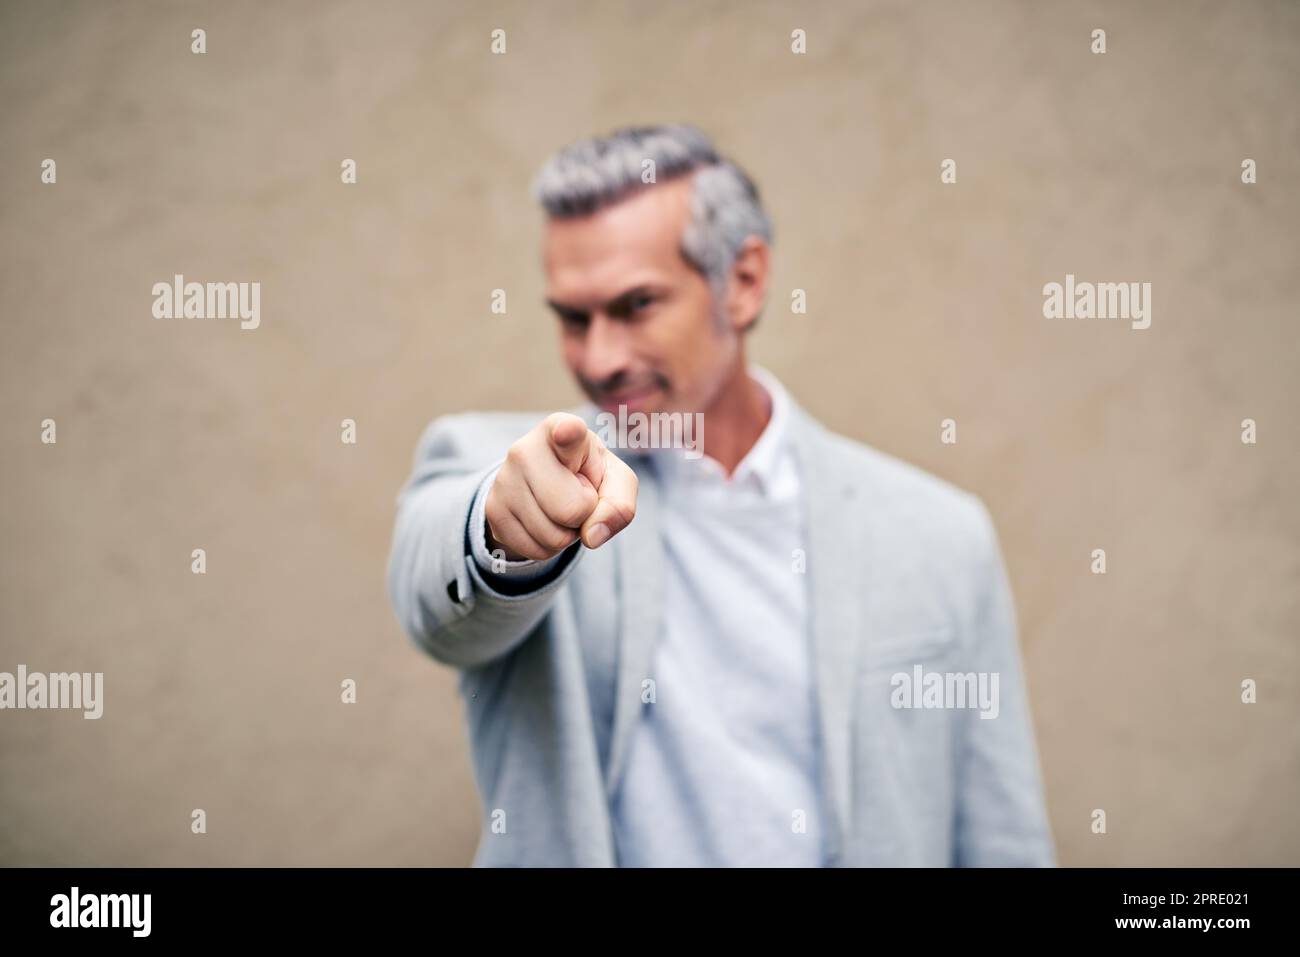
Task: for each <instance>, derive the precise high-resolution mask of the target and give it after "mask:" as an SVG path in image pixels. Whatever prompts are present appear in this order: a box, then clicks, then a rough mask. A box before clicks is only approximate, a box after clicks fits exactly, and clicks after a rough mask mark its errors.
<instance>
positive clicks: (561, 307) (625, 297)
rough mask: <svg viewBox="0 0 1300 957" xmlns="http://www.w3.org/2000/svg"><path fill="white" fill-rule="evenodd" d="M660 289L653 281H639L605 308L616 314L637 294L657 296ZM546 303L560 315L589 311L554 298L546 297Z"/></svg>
mask: <svg viewBox="0 0 1300 957" xmlns="http://www.w3.org/2000/svg"><path fill="white" fill-rule="evenodd" d="M661 291H662V290H661V289H660V288H659V287H658V286H656V285H655V284H653V283H639V284H637V285H635V286H632V287H631V288H630V289H627V290H625V291H623V292H621V293H619V294H618V295H617V296H615V297H614V298H613V299H611V300H610V301H609V302H607V303H606V304H605V309H606V310H607V311H609V312H611V313H615V314H617V313H618V312H619V311H622V310H625V309H626V308H627V307H628V306H629V305H630V303H631V300H632V299H635V298H636V297H637V296H657V295H659V294H660V292H661ZM546 304H547V305H548V306H550V307H551V308H552V309H553V310H555V311H556V312H557V313H559V314H560V315H561V316H577V317H582V316H586V315H588V313H589V311H588V310H586V309H580V308H578V307H577V306H567V305H565V304H564V303H562V302H556V301H555V300H554V299H547V300H546Z"/></svg>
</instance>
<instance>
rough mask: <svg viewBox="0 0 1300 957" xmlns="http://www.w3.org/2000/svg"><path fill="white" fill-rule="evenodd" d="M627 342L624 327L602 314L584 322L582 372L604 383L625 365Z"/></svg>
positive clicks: (587, 376)
mask: <svg viewBox="0 0 1300 957" xmlns="http://www.w3.org/2000/svg"><path fill="white" fill-rule="evenodd" d="M630 347H631V343H630V341H629V331H628V329H627V326H626V325H625V324H623V323H621V322H618V321H616V320H613V319H610V318H609V317H608V316H606V315H604V314H603V313H599V312H598V313H594V314H593V315H592V317H591V319H590V321H589V322H588V324H587V335H586V341H585V342H584V343H583V350H582V353H583V354H582V375H583V378H585V379H587V381H589V382H606V381H608V380H609V379H610V378H612V377H613V376H615V375H616V374H618V373H619V372H623V371H625V370H626V369H627V366H628V357H629V356H630V354H631V348H630Z"/></svg>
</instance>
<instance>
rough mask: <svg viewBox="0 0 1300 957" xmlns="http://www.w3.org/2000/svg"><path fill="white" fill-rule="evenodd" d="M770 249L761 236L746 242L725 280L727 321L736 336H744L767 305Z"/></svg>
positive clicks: (753, 237)
mask: <svg viewBox="0 0 1300 957" xmlns="http://www.w3.org/2000/svg"><path fill="white" fill-rule="evenodd" d="M770 252H771V250H770V247H769V246H768V245H767V242H766V241H765V240H764V239H763V238H762V237H760V236H750V237H749V238H748V239H746V240H745V243H744V245H743V246H741V247H740V252H739V253H738V254H737V255H736V260H735V262H733V263H732V264H731V275H730V276H729V277H728V279H727V318H728V320H729V321H730V323H731V327H732V328H733V329H735V330H736V331H737V332H744V331H745V330H747V329H748V328H749V327H750V326H752V325H753V324H754V322H755V321H756V320H757V319H758V314H759V313H760V312H761V311H762V310H763V303H764V302H766V301H767V277H768V264H769V259H770Z"/></svg>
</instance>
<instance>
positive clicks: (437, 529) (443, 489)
mask: <svg viewBox="0 0 1300 957" xmlns="http://www.w3.org/2000/svg"><path fill="white" fill-rule="evenodd" d="M472 428H473V421H472V418H471V417H468V416H449V417H445V418H442V419H438V420H436V421H435V422H434V423H433V424H432V425H430V426H429V428H428V429H426V430H425V433H424V435H423V436H422V437H421V439H420V443H419V447H418V448H417V450H416V455H415V468H414V471H413V472H412V474H411V477H410V479H409V481H408V482H407V483H406V485H405V486H404V487H403V488H402V491H401V493H400V494H399V496H398V499H397V521H396V525H395V528H394V530H393V544H392V549H391V551H390V553H389V558H388V594H389V598H390V599H391V601H392V604H393V609H394V611H395V612H396V613H397V618H398V621H399V622H400V623H401V625H402V627H403V629H404V630H405V631H406V634H407V636H408V637H409V638H410V639H411V640H412V641H413V642H414V643H415V644H416V646H417V647H419V648H421V649H422V650H423V651H425V652H426V653H428V654H429V655H430V656H432V657H433V658H434V659H436V660H437V661H440V662H442V663H443V664H447V665H451V666H453V667H457V668H473V667H477V666H479V665H484V664H487V663H488V662H491V661H493V660H494V659H496V658H499V657H501V656H502V655H505V654H508V653H509V652H510V651H512V650H513V649H514V648H515V647H516V646H517V645H518V644H519V643H520V642H521V641H523V639H524V638H525V637H526V636H527V635H528V634H529V633H530V632H531V631H532V630H533V628H534V627H536V625H537V624H538V622H540V621H541V620H542V618H543V617H544V616H545V615H546V613H547V612H548V611H549V610H550V607H551V603H552V602H553V601H554V599H555V594H556V592H557V591H558V589H559V588H560V587H561V586H562V585H563V584H564V582H565V580H566V579H567V578H568V576H569V575H570V574H571V573H572V571H573V569H574V567H576V565H577V563H578V561H579V560H580V558H581V551H582V546H581V545H580V544H578V543H575V544H574V545H573V546H572V547H571V548H570V549H568V550H566V551H565V552H563V553H562V554H561V556H560V560H559V561H558V562H557V563H556V564H555V566H554V568H553V569H551V570H550V571H549V573H548V574H546V575H545V576H544V577H541V578H538V579H535V580H531V581H529V582H527V584H526V585H525V586H523V587H520V586H519V585H518V584H515V585H514V587H510V585H511V583H509V582H506V581H504V580H501V579H497V578H494V577H493V576H491V575H490V574H486V573H485V572H484V571H482V570H481V569H480V568H479V567H478V564H477V563H476V562H475V561H474V558H473V553H472V550H471V548H470V546H469V538H468V534H469V533H468V527H469V518H470V513H471V510H472V509H473V506H474V501H475V496H476V493H477V492H478V489H479V486H480V485H481V484H482V483H483V481H484V479H485V478H486V477H487V476H488V475H489V474H490V473H491V472H492V471H493V470H494V469H495V468H496V467H497V466H498V465H499V464H500V463H499V462H492V463H491V464H490V465H488V466H487V467H483V466H482V465H481V463H477V462H474V461H471V460H470V459H469V458H468V457H467V456H466V455H465V454H464V453H463V449H464V447H465V446H466V444H467V443H466V442H465V441H464V438H465V436H466V435H467V430H470V429H472Z"/></svg>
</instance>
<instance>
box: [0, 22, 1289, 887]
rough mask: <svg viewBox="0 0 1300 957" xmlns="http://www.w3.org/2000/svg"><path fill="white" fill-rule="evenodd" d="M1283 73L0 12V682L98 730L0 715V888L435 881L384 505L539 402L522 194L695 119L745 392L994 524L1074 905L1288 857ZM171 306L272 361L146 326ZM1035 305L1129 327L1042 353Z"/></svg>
mask: <svg viewBox="0 0 1300 957" xmlns="http://www.w3.org/2000/svg"><path fill="white" fill-rule="evenodd" d="M194 27H203V28H205V29H206V30H207V36H208V52H207V53H206V54H205V55H202V56H198V55H194V54H192V53H190V52H189V47H190V39H189V36H190V31H191V29H193V28H194ZM497 27H501V28H504V29H505V30H506V31H507V39H508V53H507V54H506V55H504V56H492V55H490V53H489V51H488V43H489V33H490V31H491V30H492V29H494V28H497ZM1096 27H1101V28H1104V29H1105V30H1106V31H1107V42H1108V52H1107V53H1106V54H1104V55H1101V56H1098V55H1094V54H1092V53H1090V52H1089V42H1090V41H1089V37H1090V33H1091V31H1092V30H1093V29H1094V28H1096ZM795 28H802V29H804V30H806V31H807V35H808V53H807V55H805V56H795V55H793V54H792V53H791V52H790V51H789V36H790V31H791V30H792V29H795ZM1298 48H1300V6H1297V5H1296V4H1294V3H1289V2H1272V3H1268V2H1241V3H1222V4H1219V3H1206V4H1198V3H1183V2H1177V3H1174V2H1168V3H1143V4H1140V5H1139V4H1130V3H1119V2H1116V3H1078V4H1064V3H1031V2H1024V3H996V4H977V3H965V2H953V3H922V4H915V5H913V4H907V3H896V4H895V3H890V4H875V3H872V4H859V3H852V4H851V3H830V2H827V3H819V4H796V3H727V4H705V3H699V2H690V3H687V2H655V3H626V4H617V3H607V4H600V5H594V4H593V5H589V6H588V5H578V4H562V3H554V2H546V3H540V2H536V3H524V2H520V3H483V4H473V5H470V4H464V5H459V4H456V5H453V4H449V3H436V4H434V3H417V2H409V3H405V2H404V3H350V4H349V3H339V2H336V3H300V4H285V3H277V4H275V5H273V6H272V5H270V4H261V3H212V4H197V3H194V4H190V3H177V4H163V3H153V4H145V3H114V4H107V3H58V2H51V3H32V4H21V5H20V4H17V3H6V4H4V5H3V13H0V97H2V98H0V102H2V103H3V106H2V107H0V109H2V110H3V114H2V115H3V125H2V127H0V132H2V134H3V143H4V149H3V156H2V158H0V163H2V173H3V175H0V218H2V226H3V256H2V257H0V297H2V298H0V302H2V304H3V316H4V318H3V322H4V333H3V349H2V350H0V373H2V377H0V408H3V415H0V444H2V447H3V450H4V461H3V469H2V471H0V491H2V492H3V494H2V495H0V528H2V529H3V553H2V557H0V670H3V671H13V670H14V669H15V668H16V666H17V665H18V664H20V663H22V664H26V665H27V666H28V667H29V668H30V669H33V670H45V671H62V670H79V671H103V672H105V674H106V677H105V681H106V691H105V695H106V702H105V715H104V717H103V718H102V719H101V720H100V721H98V722H95V721H85V720H83V719H82V718H81V717H80V715H79V714H77V713H68V712H32V711H22V712H17V711H4V712H0V755H2V759H0V862H2V863H5V864H96V865H102V864H121V865H128V864H431V863H432V864H463V863H466V862H468V860H469V858H470V856H471V854H472V851H473V847H474V842H475V838H476V826H477V804H476V798H475V793H474V790H473V783H472V779H471V776H470V769H469V763H468V758H467V750H466V745H465V737H464V729H463V725H462V719H461V713H460V708H459V705H458V702H457V699H456V697H455V692H454V676H453V675H452V673H450V672H448V671H444V670H442V669H441V668H440V667H439V666H437V665H435V664H433V663H432V662H431V661H429V660H427V659H425V658H423V657H421V656H419V655H418V654H417V653H416V652H415V650H414V649H413V648H412V647H410V646H409V645H408V644H407V643H406V641H405V639H404V638H403V636H402V635H401V633H400V631H399V629H398V627H397V625H396V623H395V621H394V620H393V617H392V615H391V613H390V611H389V609H388V606H387V601H386V597H385V594H384V589H383V565H384V560H385V557H386V552H387V547H388V541H389V532H390V528H391V520H392V514H393V513H392V508H393V498H394V495H395V493H396V491H397V488H398V487H399V485H400V483H401V481H402V480H403V478H404V476H405V473H406V470H407V467H408V464H409V460H410V455H411V452H412V449H413V445H414V442H415V439H416V437H417V435H418V433H419V430H420V429H421V428H422V427H423V426H424V424H425V423H426V422H427V421H428V420H429V419H430V418H431V417H433V416H435V415H437V414H439V413H443V412H449V411H453V410H461V409H475V408H482V409H510V408H536V409H553V408H557V407H563V406H565V405H567V404H569V403H570V402H572V401H573V400H574V399H575V398H576V395H575V392H574V390H573V388H572V387H571V385H570V384H569V382H568V381H567V379H566V376H565V374H564V372H563V370H562V368H561V366H560V364H559V362H558V357H557V354H556V351H555V343H554V340H553V328H552V322H551V320H550V319H548V318H547V316H546V315H545V314H544V311H543V309H542V308H541V306H540V301H541V292H542V284H541V282H542V281H541V274H540V266H539V261H538V250H537V240H538V227H539V224H540V220H539V218H538V215H537V214H536V213H535V211H534V210H533V208H532V206H531V204H530V202H529V199H528V196H527V186H528V183H529V180H530V178H531V175H532V173H533V171H534V170H535V168H536V167H537V165H538V164H539V163H540V162H541V161H542V160H543V159H544V157H545V156H546V155H547V154H548V153H549V152H550V151H551V150H553V149H554V148H556V147H558V146H560V145H562V144H563V143H565V142H568V141H569V140H571V139H574V138H576V137H578V136H582V135H587V134H590V133H594V132H604V131H607V130H609V129H610V128H613V127H615V126H618V125H623V124H626V123H630V122H658V121H687V122H693V123H696V124H698V125H700V126H702V127H704V128H705V129H707V130H709V131H710V132H712V133H713V134H714V135H715V136H716V138H717V139H718V141H719V143H720V145H721V146H722V148H723V149H724V150H725V151H727V152H729V153H731V154H732V155H734V156H735V157H736V158H737V159H738V160H739V161H740V162H741V163H743V164H745V165H746V166H748V167H749V168H750V169H751V170H752V172H753V173H754V175H755V177H756V178H757V180H758V181H759V183H760V185H761V187H762V188H763V190H764V192H765V195H766V198H767V200H768V202H769V205H770V207H771V210H772V213H773V217H774V220H775V223H776V229H777V246H776V257H775V275H774V282H773V289H774V300H773V301H772V303H771V304H770V307H769V310H768V312H767V314H766V316H765V318H764V321H763V323H762V326H761V328H760V329H759V331H758V332H757V333H756V337H755V339H754V342H753V346H754V354H755V357H756V358H757V359H758V360H759V361H761V362H763V363H765V364H766V365H768V366H769V367H770V368H771V369H772V370H773V371H774V372H776V373H777V374H778V375H779V376H781V377H782V378H783V379H784V380H785V381H786V382H787V383H788V385H789V386H790V388H791V389H792V390H793V391H794V393H795V394H796V395H797V396H798V397H799V398H800V399H801V400H802V402H803V403H804V404H805V405H806V406H807V407H808V408H810V409H811V410H812V411H814V412H815V413H816V414H818V415H820V416H821V417H822V418H823V419H824V420H825V421H826V422H827V423H829V424H830V425H831V426H833V427H834V428H836V429H838V430H840V431H842V432H845V433H847V434H848V435H850V436H853V437H855V438H857V439H860V440H863V441H866V442H869V443H871V444H873V445H875V446H877V447H879V448H881V449H884V450H886V451H888V452H892V453H894V454H897V455H900V456H902V457H904V458H906V459H909V460H911V461H914V462H916V463H917V464H919V465H921V466H923V467H925V468H928V469H930V470H932V471H934V472H936V473H938V474H940V475H942V476H944V477H945V478H948V479H950V480H952V481H954V482H956V483H957V484H959V485H962V486H963V487H966V488H968V489H971V490H973V491H975V492H977V493H979V494H980V495H982V496H983V497H984V498H985V500H986V501H987V502H988V504H989V506H990V508H991V510H992V512H993V514H994V516H995V518H996V519H997V522H998V526H999V529H1000V532H1001V535H1002V539H1003V544H1004V548H1005V551H1006V555H1007V561H1008V564H1009V566H1010V569H1011V573H1012V576H1013V583H1014V587H1015V591H1016V596H1017V601H1018V606H1019V610H1020V616H1021V623H1022V629H1023V633H1022V640H1023V643H1024V647H1025V655H1026V660H1027V666H1028V672H1029V681H1030V690H1031V694H1032V697H1033V703H1034V708H1035V713H1036V719H1037V727H1038V733H1039V736H1040V743H1041V748H1042V753H1043V764H1044V768H1045V774H1046V783H1047V787H1048V791H1049V800H1050V805H1051V815H1052V820H1053V824H1054V828H1055V832H1056V836H1057V841H1058V844H1059V848H1060V856H1061V860H1062V862H1063V863H1066V864H1073V865H1097V864H1175V865H1177V864H1291V865H1295V864H1300V825H1298V824H1297V815H1296V808H1297V806H1298V805H1300V688H1298V687H1297V680H1298V679H1300V666H1298V665H1300V661H1298V657H1300V656H1298V655H1297V639H1298V637H1300V599H1298V595H1300V589H1297V582H1298V581H1300V508H1297V504H1296V499H1295V490H1296V487H1297V477H1298V476H1297V467H1298V466H1300V456H1298V455H1297V447H1296V439H1297V434H1296V427H1295V414H1296V412H1297V409H1298V408H1300V401H1298V400H1300V385H1298V384H1297V371H1298V365H1300V363H1298V361H1297V360H1298V359H1300V356H1298V355H1297V336H1296V333H1295V323H1296V321H1297V314H1296V305H1295V303H1296V296H1295V292H1294V283H1295V282H1296V280H1297V275H1298V270H1297V243H1296V230H1297V224H1298V223H1300V200H1298V198H1297V196H1298V193H1297V189H1296V183H1297V178H1298V177H1300V160H1298V157H1300V149H1298V147H1300V124H1298V123H1297V115H1298V114H1297V105H1296V103H1297V99H1296V91H1297V90H1298V89H1300V57H1297V55H1296V51H1297V49H1298ZM46 157H52V158H54V159H55V160H56V161H57V163H58V183H57V185H54V186H47V185H42V184H41V183H40V180H39V173H40V163H41V161H42V160H43V159H44V158H46ZM345 157H351V158H354V159H356V160H357V162H358V164H359V179H360V182H359V183H358V184H357V185H355V186H344V185H342V184H341V183H340V181H339V164H340V162H341V161H342V160H343V159H344V158H345ZM946 157H952V158H954V159H956V160H957V163H958V182H957V184H956V185H950V186H944V185H941V184H940V182H939V164H940V162H941V161H942V160H943V159H944V158H946ZM1245 157H1250V158H1253V159H1255V160H1256V161H1257V163H1258V169H1259V183H1258V184H1257V185H1253V186H1245V185H1243V184H1242V183H1241V182H1240V173H1239V170H1240V163H1241V161H1242V159H1243V158H1245ZM176 272H180V273H183V274H185V275H186V276H187V277H188V278H192V279H197V280H200V281H208V280H232V281H258V282H261V283H262V287H263V293H262V325H261V328H260V329H257V330H256V331H241V330H239V329H238V328H237V327H236V326H234V325H232V324H229V323H217V324H212V323H203V322H197V321H193V320H190V321H184V320H177V321H157V320H154V319H152V318H151V314H150V308H151V303H152V297H151V295H150V287H151V285H152V284H153V283H154V282H156V281H159V280H165V279H167V278H168V277H170V276H172V275H173V273H176ZM1067 272H1071V273H1074V274H1075V275H1077V276H1078V277H1079V278H1080V279H1091V280H1097V281H1105V280H1113V281H1149V282H1151V283H1152V284H1153V304H1154V315H1153V322H1152V325H1151V328H1150V329H1148V330H1146V331H1142V332H1139V331H1133V330H1130V329H1129V328H1128V327H1127V325H1126V324H1123V323H1114V322H1101V321H1094V322H1087V321H1078V322H1074V323H1071V322H1067V321H1059V322H1052V321H1048V320H1046V319H1044V318H1043V316H1042V314H1041V308H1042V295H1041V288H1042V285H1043V284H1044V283H1045V282H1049V281H1053V280H1056V281H1060V280H1062V279H1063V277H1064V275H1065V274H1066V273H1067ZM495 287H504V288H506V289H507V290H508V295H509V313H508V315H506V316H494V315H492V314H491V313H490V312H489V310H488V305H489V295H490V291H491V290H492V289H493V288H495ZM795 287H800V288H803V289H806V290H807V292H808V299H809V306H810V311H809V313H808V314H807V315H804V316H798V315H791V314H790V311H789V308H788V302H789V291H790V290H791V289H793V288H795ZM47 417H50V418H54V419H55V420H56V421H57V423H58V425H57V428H58V442H57V444H56V445H54V446H49V445H43V444H41V442H40V439H39V433H40V426H39V424H40V422H41V420H42V419H44V418H47ZM347 417H350V418H354V419H355V420H356V421H357V423H358V428H359V442H358V444H357V445H356V446H355V447H353V446H345V445H343V444H341V442H340V441H339V422H340V420H341V419H343V418H347ZM946 417H952V418H954V419H956V420H957V422H958V430H959V431H958V438H959V441H958V443H957V445H955V446H944V445H942V444H940V442H939V421H940V420H941V419H942V418H946ZM1246 417H1251V418H1254V419H1256V420H1257V422H1258V429H1259V442H1258V444H1257V445H1255V446H1253V447H1252V446H1246V445H1243V444H1242V443H1241V441H1240V439H1239V423H1240V422H1241V420H1242V419H1243V418H1246ZM196 547H203V548H205V549H206V550H207V554H208V573H207V574H206V576H196V575H193V574H191V572H190V552H191V549H193V548H196ZM1097 547H1102V548H1105V549H1106V550H1107V555H1108V564H1109V572H1108V574H1106V575H1105V576H1104V577H1102V576H1094V575H1093V574H1091V573H1090V571H1089V554H1090V552H1091V550H1092V549H1093V548H1097ZM348 677H350V678H354V679H356V681H357V682H358V685H359V702H358V703H357V704H356V705H355V706H344V705H343V704H341V703H340V700H339V684H340V682H341V681H342V680H343V679H344V678H348ZM1246 677H1251V678H1254V679H1256V680H1257V681H1258V683H1259V702H1258V703H1257V704H1255V705H1244V704H1242V703H1240V701H1239V684H1240V681H1241V680H1242V679H1243V678H1246ZM1098 807H1100V808H1104V809H1106V811H1107V813H1108V816H1109V831H1108V833H1107V834H1106V835H1105V836H1094V835H1092V834H1090V833H1089V813H1090V811H1091V810H1092V809H1093V808H1098ZM192 808H203V809H205V810H206V811H207V814H208V833H207V834H206V835H203V836H195V835H192V834H191V833H190V826H189V825H190V811H191V809H192Z"/></svg>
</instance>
